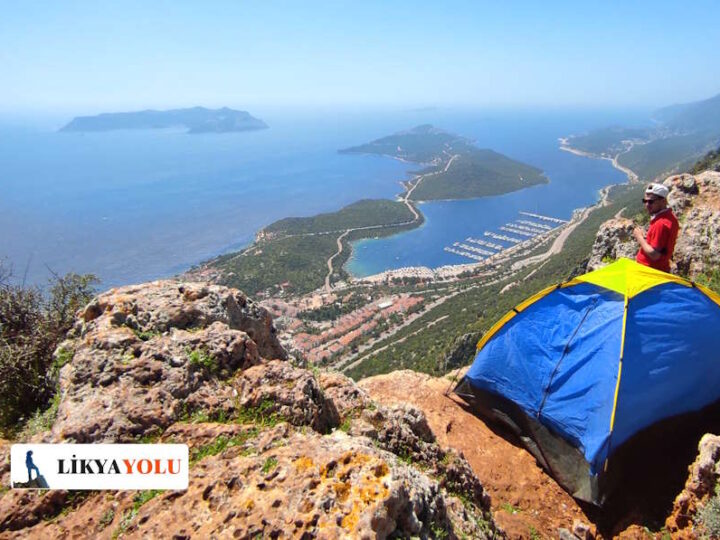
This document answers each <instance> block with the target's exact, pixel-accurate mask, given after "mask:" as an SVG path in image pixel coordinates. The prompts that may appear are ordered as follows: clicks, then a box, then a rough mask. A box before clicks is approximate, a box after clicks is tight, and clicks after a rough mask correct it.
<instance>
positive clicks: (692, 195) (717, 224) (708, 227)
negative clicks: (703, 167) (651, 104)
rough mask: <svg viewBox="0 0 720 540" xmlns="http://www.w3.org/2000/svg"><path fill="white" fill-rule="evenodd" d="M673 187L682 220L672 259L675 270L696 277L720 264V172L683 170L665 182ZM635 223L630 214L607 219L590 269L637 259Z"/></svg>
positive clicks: (670, 198) (673, 203)
mask: <svg viewBox="0 0 720 540" xmlns="http://www.w3.org/2000/svg"><path fill="white" fill-rule="evenodd" d="M663 183H664V184H665V185H666V186H668V187H670V194H669V195H668V203H669V205H670V207H671V208H672V209H673V212H674V213H675V215H676V216H677V218H678V221H679V222H680V233H679V235H678V240H677V244H676V246H675V254H674V257H673V262H672V265H673V267H672V270H673V273H677V274H681V275H685V276H688V277H690V278H695V277H697V276H698V275H699V274H702V273H704V272H706V271H707V270H708V269H709V268H713V267H714V268H717V267H718V266H720V172H715V171H705V172H703V173H700V174H698V175H695V176H693V175H690V174H679V175H675V176H670V177H668V178H667V179H666V180H665V181H664V182H663ZM634 227H635V223H634V222H633V221H632V220H630V219H627V218H615V219H612V220H610V221H606V222H605V223H604V224H603V225H602V226H601V227H600V230H599V231H598V235H597V237H596V239H595V243H594V245H593V248H592V252H591V255H590V260H589V262H588V268H587V269H588V271H590V270H596V269H598V268H600V267H602V266H604V265H605V264H607V262H608V261H611V260H615V259H618V258H620V257H627V258H629V259H634V258H635V255H636V254H637V251H638V246H637V243H636V242H635V240H634V239H633V236H632V231H633V228H634Z"/></svg>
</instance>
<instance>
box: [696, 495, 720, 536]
mask: <svg viewBox="0 0 720 540" xmlns="http://www.w3.org/2000/svg"><path fill="white" fill-rule="evenodd" d="M695 524H696V525H698V526H699V527H700V528H701V529H702V531H703V532H705V534H706V535H707V536H704V537H703V538H720V488H718V489H716V490H715V495H714V496H712V497H710V498H709V499H708V500H707V502H706V503H705V504H704V505H703V507H702V508H700V510H698V513H697V515H696V516H695Z"/></svg>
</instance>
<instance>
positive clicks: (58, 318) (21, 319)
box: [0, 261, 98, 434]
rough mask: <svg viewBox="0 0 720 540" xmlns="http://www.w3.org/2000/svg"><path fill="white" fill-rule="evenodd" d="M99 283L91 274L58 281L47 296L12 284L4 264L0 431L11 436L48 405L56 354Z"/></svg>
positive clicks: (0, 281)
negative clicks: (25, 421)
mask: <svg viewBox="0 0 720 540" xmlns="http://www.w3.org/2000/svg"><path fill="white" fill-rule="evenodd" d="M97 281H98V280H97V278H96V277H95V276H93V275H91V274H86V275H78V274H73V273H70V274H67V275H65V276H63V277H59V276H55V277H54V278H53V279H52V280H51V281H50V286H49V288H48V292H47V294H44V293H43V291H41V290H40V289H39V288H38V287H26V286H20V285H12V284H10V271H9V270H8V268H7V266H4V265H2V261H0V432H2V433H4V434H7V433H9V432H11V431H13V429H14V428H16V427H17V424H18V423H19V422H21V421H22V420H23V419H27V418H28V417H29V415H30V414H32V413H33V412H34V411H36V410H38V409H42V408H45V407H46V406H47V405H48V403H49V402H50V399H51V398H52V396H53V394H54V393H55V380H56V377H57V366H53V352H54V350H55V348H56V347H57V345H58V344H59V343H60V342H61V341H62V340H63V338H64V336H65V334H66V333H67V331H68V330H69V329H70V327H71V326H72V322H73V317H74V315H75V311H76V310H77V309H78V308H80V307H82V306H84V305H85V304H86V303H87V302H89V301H90V299H91V298H92V296H93V295H94V293H95V290H94V285H95V284H96V283H97Z"/></svg>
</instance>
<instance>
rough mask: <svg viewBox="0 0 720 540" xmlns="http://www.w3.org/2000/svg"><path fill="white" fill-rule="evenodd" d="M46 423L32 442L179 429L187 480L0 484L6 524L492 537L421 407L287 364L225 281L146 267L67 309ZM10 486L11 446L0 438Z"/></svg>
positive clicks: (169, 435)
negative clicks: (130, 487)
mask: <svg viewBox="0 0 720 540" xmlns="http://www.w3.org/2000/svg"><path fill="white" fill-rule="evenodd" d="M56 355H59V356H60V357H62V358H65V359H66V364H65V365H64V367H63V368H62V369H61V373H60V378H59V383H58V384H59V387H58V395H59V396H60V399H59V405H58V410H57V417H56V419H55V421H54V423H53V425H52V429H51V430H49V431H46V432H43V433H37V434H35V435H33V436H32V437H31V441H32V442H141V441H145V442H150V441H152V442H176V443H178V442H181V443H187V444H188V445H189V446H190V454H191V463H192V465H191V469H190V488H189V489H188V490H187V491H180V492H176V491H165V492H65V491H26V490H6V491H4V492H3V493H2V495H0V535H1V536H3V537H8V538H13V537H17V538H20V537H23V538H26V537H29V536H32V537H38V538H39V537H45V538H47V537H67V536H71V537H82V538H117V537H123V538H124V537H128V538H131V537H133V538H134V537H138V538H140V537H143V538H144V537H174V538H190V537H197V538H209V537H232V538H257V537H267V538H387V537H391V536H392V537H411V536H413V537H421V538H434V537H445V538H461V537H465V538H489V537H498V536H502V532H501V531H500V529H499V528H498V527H497V526H496V525H495V523H494V521H493V518H492V515H491V512H490V499H489V496H488V495H487V492H486V491H485V489H484V488H483V486H482V484H481V483H480V481H479V480H478V478H477V477H476V476H475V474H474V473H473V471H472V469H471V467H470V465H469V464H468V462H467V461H466V460H465V459H464V457H463V456H462V455H461V454H460V453H458V452H457V451H454V450H452V449H448V448H443V447H441V446H440V445H439V444H438V443H437V439H436V436H435V434H434V433H433V431H432V430H431V429H430V427H429V425H428V423H427V420H426V418H425V415H424V414H423V413H422V411H420V410H418V409H415V408H413V407H411V406H408V405H396V406H385V405H381V404H379V403H377V402H375V401H373V399H372V398H371V397H370V395H369V394H368V393H367V392H365V391H364V390H362V389H361V388H360V387H358V386H357V385H356V384H355V383H354V382H353V381H352V380H350V379H348V378H347V377H344V376H341V375H338V374H331V373H322V374H313V373H312V372H311V371H308V370H306V369H303V368H301V367H297V366H293V365H291V364H290V363H289V362H288V361H287V360H285V357H286V355H285V351H284V350H283V349H282V347H281V346H280V345H279V343H278V341H277V338H276V336H275V331H274V327H273V324H272V320H271V318H270V316H269V315H268V313H267V312H266V311H265V310H264V309H262V308H259V307H258V306H257V305H256V304H254V303H253V302H252V300H250V299H248V298H247V297H245V295H243V294H242V293H240V292H239V291H237V290H234V289H228V288H225V287H221V286H207V285H203V284H198V283H178V282H172V281H159V282H153V283H148V284H145V285H139V286H131V287H123V288H119V289H113V290H111V291H108V292H107V293H104V294H101V295H99V296H98V297H96V298H95V299H94V300H93V301H92V302H91V303H90V304H89V305H88V306H86V307H85V308H84V309H83V310H81V311H80V312H79V313H78V316H77V320H76V323H75V326H74V328H73V329H72V330H71V332H70V333H69V335H68V339H67V340H66V341H65V342H63V343H62V345H61V346H60V347H58V350H57V352H56ZM0 452H1V453H2V456H3V459H2V470H1V471H0V474H1V475H2V481H3V485H9V463H8V461H9V444H8V443H7V442H6V441H5V442H3V444H2V446H0Z"/></svg>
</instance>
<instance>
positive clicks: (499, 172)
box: [340, 124, 548, 201]
mask: <svg viewBox="0 0 720 540" xmlns="http://www.w3.org/2000/svg"><path fill="white" fill-rule="evenodd" d="M340 152H341V153H343V154H351V153H353V154H354V153H361V154H379V155H383V156H389V157H393V158H396V159H400V160H403V161H410V162H414V163H422V164H427V168H425V169H424V170H422V171H419V172H418V173H416V175H415V177H414V178H413V179H412V180H409V181H408V182H406V183H405V187H406V189H407V192H406V195H405V198H407V199H409V200H414V201H429V200H440V199H474V198H477V197H487V196H490V195H502V194H504V193H509V192H511V191H516V190H518V189H522V188H526V187H529V186H532V185H535V184H545V183H547V182H548V179H547V177H546V176H544V175H543V173H542V171H541V170H540V169H538V168H536V167H533V166H531V165H527V164H525V163H521V162H519V161H515V160H514V159H511V158H509V157H507V156H504V155H502V154H499V153H498V152H495V151H493V150H488V149H482V148H477V147H476V146H475V145H474V144H473V142H472V141H471V140H470V139H467V138H465V137H460V136H459V135H454V134H452V133H448V132H447V131H443V130H441V129H438V128H435V127H433V126H431V125H429V124H425V125H422V126H417V127H415V128H413V129H410V130H407V131H401V132H399V133H395V134H394V135H390V136H388V137H383V138H381V139H377V140H375V141H372V142H369V143H367V144H362V145H360V146H354V147H352V148H346V149H344V150H340Z"/></svg>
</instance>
